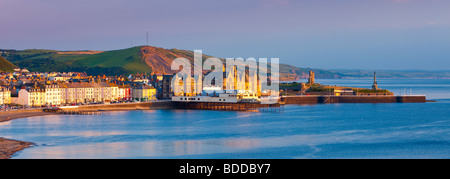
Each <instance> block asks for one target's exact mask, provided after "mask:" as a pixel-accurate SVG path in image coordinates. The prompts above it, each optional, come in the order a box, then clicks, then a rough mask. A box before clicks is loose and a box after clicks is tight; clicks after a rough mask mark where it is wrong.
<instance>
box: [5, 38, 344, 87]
mask: <svg viewBox="0 0 450 179" xmlns="http://www.w3.org/2000/svg"><path fill="white" fill-rule="evenodd" d="M0 51H2V49H0ZM3 51H8V53H5V56H6V58H7V59H8V60H9V61H11V62H12V63H13V64H15V65H17V66H18V67H20V68H27V69H28V70H29V71H35V72H51V71H57V72H69V71H74V72H86V73H87V74H88V75H103V74H105V75H128V74H133V73H144V72H147V73H151V72H156V73H164V74H172V73H174V72H175V71H172V70H171V69H170V68H171V63H172V61H173V60H174V59H176V58H179V57H182V58H187V59H189V60H192V59H193V57H194V53H193V51H188V50H179V49H164V48H160V47H152V46H137V47H132V48H127V49H121V50H112V51H104V52H103V51H89V50H86V51H55V50H42V49H31V50H3ZM209 57H211V56H208V55H205V54H204V55H203V60H206V59H207V58H209ZM309 70H312V69H309V68H297V67H294V66H291V65H286V64H280V80H282V81H293V80H298V79H300V78H307V75H308V72H309ZM313 71H315V72H316V77H318V78H336V77H338V76H337V75H336V73H331V72H329V71H326V70H316V69H315V70H313Z"/></svg>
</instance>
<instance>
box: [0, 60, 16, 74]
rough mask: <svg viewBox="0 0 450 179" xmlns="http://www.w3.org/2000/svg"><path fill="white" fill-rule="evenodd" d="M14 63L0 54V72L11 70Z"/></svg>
mask: <svg viewBox="0 0 450 179" xmlns="http://www.w3.org/2000/svg"><path fill="white" fill-rule="evenodd" d="M15 67H16V65H14V64H12V63H11V62H9V61H8V60H6V59H5V58H3V57H2V56H0V72H13V71H14V68H15Z"/></svg>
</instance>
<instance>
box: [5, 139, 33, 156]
mask: <svg viewBox="0 0 450 179" xmlns="http://www.w3.org/2000/svg"><path fill="white" fill-rule="evenodd" d="M32 145H33V143H31V142H24V141H18V140H11V139H4V138H0V159H9V158H11V156H12V155H14V153H16V152H18V151H21V150H23V149H25V148H28V147H31V146H32Z"/></svg>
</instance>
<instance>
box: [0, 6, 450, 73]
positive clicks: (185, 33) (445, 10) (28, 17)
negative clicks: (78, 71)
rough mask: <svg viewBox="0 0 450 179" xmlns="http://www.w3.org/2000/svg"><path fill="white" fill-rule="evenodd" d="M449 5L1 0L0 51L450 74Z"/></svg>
mask: <svg viewBox="0 0 450 179" xmlns="http://www.w3.org/2000/svg"><path fill="white" fill-rule="evenodd" d="M449 9H450V1H447V0H297V1H295V0H226V1H225V0H224V1H219V0H189V1H187V0H77V1H73V0H0V48H7V49H30V48H37V49H55V50H114V49H123V48H128V47H130V46H131V45H134V46H137V45H144V44H145V43H146V42H145V33H146V31H147V30H148V31H149V36H150V37H149V38H150V39H149V41H150V45H152V46H158V47H163V48H178V49H186V50H194V49H202V50H203V52H204V53H205V54H208V55H213V56H217V57H223V58H226V57H244V58H247V57H256V58H258V57H266V58H270V57H278V58H280V62H281V63H287V64H292V65H295V66H298V67H312V68H323V69H373V70H377V69H424V70H450V10H449Z"/></svg>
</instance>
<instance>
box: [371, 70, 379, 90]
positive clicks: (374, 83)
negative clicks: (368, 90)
mask: <svg viewBox="0 0 450 179" xmlns="http://www.w3.org/2000/svg"><path fill="white" fill-rule="evenodd" d="M372 90H378V83H377V73H376V72H373V85H372Z"/></svg>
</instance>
